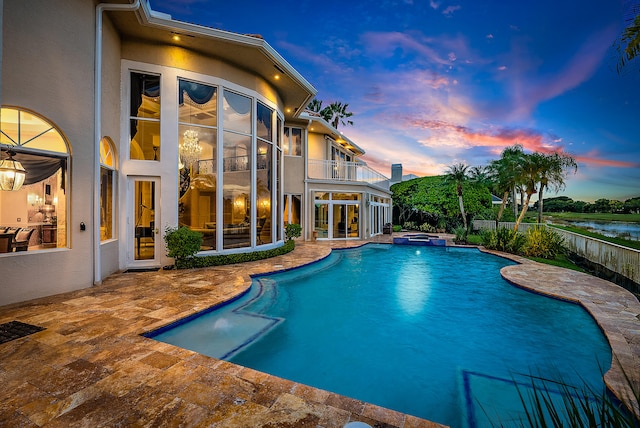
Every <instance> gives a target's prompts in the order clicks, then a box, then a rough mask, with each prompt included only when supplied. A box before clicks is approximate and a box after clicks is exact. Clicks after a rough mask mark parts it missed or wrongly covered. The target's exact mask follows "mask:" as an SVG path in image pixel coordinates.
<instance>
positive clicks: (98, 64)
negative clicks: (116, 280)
mask: <svg viewBox="0 0 640 428" xmlns="http://www.w3.org/2000/svg"><path fill="white" fill-rule="evenodd" d="M139 7H140V0H135V1H134V2H133V3H132V4H111V3H100V4H99V5H98V6H96V39H95V65H94V67H95V69H94V78H93V81H94V95H93V99H94V106H93V115H94V117H93V120H94V124H93V129H94V144H95V147H94V168H95V172H94V178H93V186H94V189H93V190H94V197H93V284H94V285H99V284H100V283H102V263H101V257H100V256H101V254H100V140H101V139H102V12H104V11H105V10H115V11H135V10H137V9H138V8H139Z"/></svg>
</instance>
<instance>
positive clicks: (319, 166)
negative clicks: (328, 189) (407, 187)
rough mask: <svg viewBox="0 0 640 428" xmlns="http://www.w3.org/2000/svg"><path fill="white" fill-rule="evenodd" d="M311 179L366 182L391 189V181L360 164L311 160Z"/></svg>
mask: <svg viewBox="0 0 640 428" xmlns="http://www.w3.org/2000/svg"><path fill="white" fill-rule="evenodd" d="M309 178H312V179H316V180H332V181H341V182H349V181H353V182H364V183H369V184H372V185H375V186H378V187H382V188H384V189H388V188H389V179H388V178H387V177H385V176H384V175H382V174H380V173H379V172H378V171H374V170H373V169H371V168H369V167H368V166H367V165H365V164H362V163H359V162H343V161H335V160H320V159H309Z"/></svg>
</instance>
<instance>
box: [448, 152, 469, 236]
mask: <svg viewBox="0 0 640 428" xmlns="http://www.w3.org/2000/svg"><path fill="white" fill-rule="evenodd" d="M467 169H469V166H468V165H465V164H463V163H458V164H455V165H451V166H450V167H449V168H448V169H447V171H446V176H445V180H446V181H448V182H453V183H455V184H456V191H457V193H458V204H459V205H460V214H462V223H463V224H464V228H465V230H466V229H467V215H466V214H465V212H464V201H463V200H462V183H464V182H465V181H467V179H468V178H469V177H468V176H467Z"/></svg>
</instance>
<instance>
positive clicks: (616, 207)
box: [609, 199, 624, 213]
mask: <svg viewBox="0 0 640 428" xmlns="http://www.w3.org/2000/svg"><path fill="white" fill-rule="evenodd" d="M609 206H610V207H611V212H612V213H621V212H622V211H624V203H623V202H622V201H617V200H614V199H612V200H610V201H609Z"/></svg>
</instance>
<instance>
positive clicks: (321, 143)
mask: <svg viewBox="0 0 640 428" xmlns="http://www.w3.org/2000/svg"><path fill="white" fill-rule="evenodd" d="M307 153H308V158H309V159H327V153H328V150H327V143H326V141H325V139H324V135H323V134H315V133H312V132H309V136H308V143H307Z"/></svg>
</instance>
